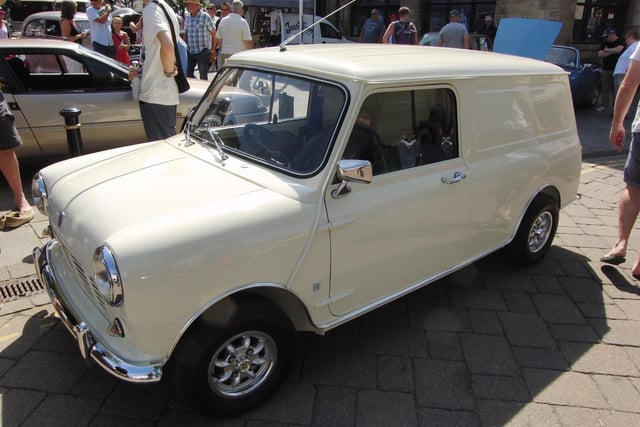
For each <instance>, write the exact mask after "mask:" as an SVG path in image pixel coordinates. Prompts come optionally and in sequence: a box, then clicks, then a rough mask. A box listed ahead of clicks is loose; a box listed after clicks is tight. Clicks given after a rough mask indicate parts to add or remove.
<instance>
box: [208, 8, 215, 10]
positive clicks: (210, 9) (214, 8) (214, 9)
mask: <svg viewBox="0 0 640 427" xmlns="http://www.w3.org/2000/svg"><path fill="white" fill-rule="evenodd" d="M207 10H216V8H215V7H207Z"/></svg>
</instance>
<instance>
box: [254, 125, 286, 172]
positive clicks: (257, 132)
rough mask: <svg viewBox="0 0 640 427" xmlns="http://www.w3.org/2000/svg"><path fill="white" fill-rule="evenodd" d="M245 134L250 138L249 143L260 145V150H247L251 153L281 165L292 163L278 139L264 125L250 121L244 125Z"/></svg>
mask: <svg viewBox="0 0 640 427" xmlns="http://www.w3.org/2000/svg"><path fill="white" fill-rule="evenodd" d="M244 135H245V136H246V137H248V138H249V141H250V143H249V145H251V146H256V147H258V150H253V149H251V150H246V151H247V152H248V153H249V154H253V155H256V156H258V157H261V158H263V159H265V160H267V161H270V162H271V163H274V164H276V165H278V166H281V167H289V166H290V165H291V162H290V161H289V158H288V157H287V156H286V155H285V154H284V153H283V152H282V150H280V149H279V147H278V140H277V139H276V138H275V136H273V134H272V133H271V132H269V131H268V130H267V129H265V128H264V127H262V126H258V125H256V124H254V123H248V124H246V125H245V126H244ZM256 151H257V152H256Z"/></svg>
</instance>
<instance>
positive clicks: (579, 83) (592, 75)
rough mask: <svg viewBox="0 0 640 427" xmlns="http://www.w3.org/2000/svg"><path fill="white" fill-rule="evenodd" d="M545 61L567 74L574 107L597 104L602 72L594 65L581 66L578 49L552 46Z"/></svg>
mask: <svg viewBox="0 0 640 427" xmlns="http://www.w3.org/2000/svg"><path fill="white" fill-rule="evenodd" d="M545 61H547V62H551V63H552V64H556V65H558V66H560V67H562V68H563V69H564V70H566V71H567V72H568V73H569V84H570V85H571V96H572V97H573V104H574V105H576V106H585V107H593V106H594V105H595V104H596V102H598V97H599V96H600V80H601V77H602V70H601V69H600V67H598V66H597V65H594V64H583V63H582V61H581V59H580V51H579V50H578V49H576V48H574V47H570V46H557V45H553V46H551V48H550V49H549V53H548V54H547V57H546V58H545Z"/></svg>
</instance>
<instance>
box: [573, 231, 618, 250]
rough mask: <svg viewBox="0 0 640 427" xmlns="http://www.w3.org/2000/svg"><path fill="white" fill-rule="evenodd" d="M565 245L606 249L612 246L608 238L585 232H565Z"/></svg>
mask: <svg viewBox="0 0 640 427" xmlns="http://www.w3.org/2000/svg"><path fill="white" fill-rule="evenodd" d="M562 242H564V245H563V246H565V247H566V246H569V247H574V248H600V249H604V248H607V247H609V246H611V243H608V242H607V241H606V240H603V238H602V237H599V236H588V235H584V234H565V235H563V236H562Z"/></svg>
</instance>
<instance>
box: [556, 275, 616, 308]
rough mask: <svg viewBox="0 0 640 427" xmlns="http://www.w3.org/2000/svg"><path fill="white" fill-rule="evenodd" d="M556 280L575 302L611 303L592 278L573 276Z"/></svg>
mask: <svg viewBox="0 0 640 427" xmlns="http://www.w3.org/2000/svg"><path fill="white" fill-rule="evenodd" d="M558 280H559V281H560V284H561V285H562V287H563V288H564V290H565V291H566V292H567V294H569V296H570V297H571V299H572V300H573V301H575V302H577V303H578V302H588V303H592V304H598V303H600V304H609V303H611V299H610V298H609V297H608V296H607V295H606V294H604V293H603V291H602V287H601V286H600V285H599V284H598V283H596V282H595V281H593V280H588V279H583V278H574V277H560V278H558Z"/></svg>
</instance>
